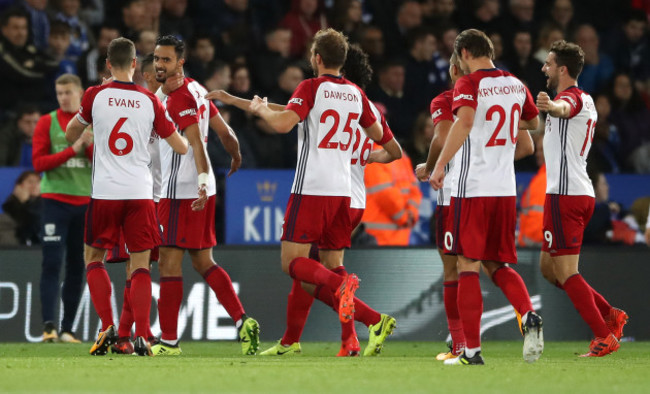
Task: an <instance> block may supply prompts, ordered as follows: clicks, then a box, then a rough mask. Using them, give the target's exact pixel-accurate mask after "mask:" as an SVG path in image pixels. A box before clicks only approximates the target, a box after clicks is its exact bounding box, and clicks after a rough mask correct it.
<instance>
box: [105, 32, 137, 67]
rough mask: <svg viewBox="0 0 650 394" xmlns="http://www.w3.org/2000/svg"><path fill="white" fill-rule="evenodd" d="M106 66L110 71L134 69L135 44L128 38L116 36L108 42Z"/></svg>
mask: <svg viewBox="0 0 650 394" xmlns="http://www.w3.org/2000/svg"><path fill="white" fill-rule="evenodd" d="M106 66H107V67H108V69H109V70H111V72H112V71H113V70H118V71H130V72H131V73H133V71H135V45H134V44H133V41H131V40H129V39H128V38H124V37H118V38H116V39H114V40H113V41H111V43H110V44H108V55H107V57H106Z"/></svg>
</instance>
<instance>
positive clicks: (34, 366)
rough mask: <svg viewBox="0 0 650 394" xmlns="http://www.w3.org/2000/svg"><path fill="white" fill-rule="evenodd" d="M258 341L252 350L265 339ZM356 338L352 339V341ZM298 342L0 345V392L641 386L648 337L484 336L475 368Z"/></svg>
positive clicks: (410, 345)
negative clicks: (135, 350) (115, 347)
mask: <svg viewBox="0 0 650 394" xmlns="http://www.w3.org/2000/svg"><path fill="white" fill-rule="evenodd" d="M271 345H272V344H271V343H268V342H267V343H263V344H262V346H261V349H266V348H267V347H268V346H271ZM363 345H365V344H362V346H363ZM338 346H339V344H338V343H333V342H328V343H315V342H304V343H303V344H302V350H303V355H302V356H296V357H291V358H283V357H272V358H263V357H259V356H241V355H240V353H239V352H240V347H239V344H237V343H234V342H198V343H197V342H184V343H182V348H183V355H182V356H180V357H168V358H165V357H158V358H145V357H136V356H121V355H110V354H109V355H107V356H104V357H92V356H89V355H88V349H89V348H90V344H89V343H85V344H82V345H64V344H0V392H3V393H4V392H16V391H22V392H66V393H67V392H121V393H127V392H130V393H132V392H169V393H179V392H190V393H196V392H211V393H227V392H240V393H252V392H255V393H270V392H276V393H291V392H296V393H321V392H322V393H326V392H329V393H337V394H338V393H343V392H355V393H373V394H375V393H433V392H435V393H455V392H458V393H461V392H462V393H477V394H478V393H505V392H511V393H526V394H529V393H551V394H558V393H569V392H570V393H647V392H649V390H650V388H649V387H648V386H649V385H650V378H649V372H648V371H650V343H648V342H631V343H623V345H622V346H621V349H620V350H619V351H618V352H617V353H614V354H613V355H610V356H607V357H604V358H588V359H584V358H578V357H577V354H579V353H584V352H586V351H587V346H588V343H587V342H550V343H546V349H545V351H544V355H543V356H542V358H541V359H540V360H539V361H538V362H537V363H535V364H526V363H525V362H524V361H523V359H522V356H521V342H485V343H484V344H483V355H484V358H485V363H486V365H485V366H482V367H481V366H445V365H443V364H442V362H439V361H435V359H434V357H435V355H436V354H437V353H438V352H439V351H442V350H444V349H445V346H444V344H443V343H438V342H436V343H431V342H399V341H390V340H389V341H387V343H386V346H385V348H384V352H383V354H382V355H381V356H379V357H374V358H363V357H361V358H354V359H349V358H346V359H342V358H336V357H334V356H333V355H335V354H336V353H337V351H338Z"/></svg>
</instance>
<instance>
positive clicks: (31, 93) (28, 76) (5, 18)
mask: <svg viewBox="0 0 650 394" xmlns="http://www.w3.org/2000/svg"><path fill="white" fill-rule="evenodd" d="M0 26H1V30H2V37H0V75H2V76H3V78H4V81H3V86H2V87H3V91H2V95H0V111H2V110H5V111H7V110H11V109H13V108H14V107H15V105H16V104H17V103H20V102H30V103H38V104H40V103H41V100H42V99H43V84H44V82H45V75H46V74H47V73H48V72H50V71H51V70H53V69H54V68H55V64H53V62H50V61H48V60H47V59H46V58H45V56H44V55H43V54H42V53H41V52H39V51H38V49H36V48H35V47H34V46H33V45H31V44H30V43H29V41H28V34H29V32H28V26H29V19H28V15H27V13H26V12H25V11H24V10H22V9H20V8H11V9H9V10H7V11H5V13H4V14H3V15H2V18H1V20H0Z"/></svg>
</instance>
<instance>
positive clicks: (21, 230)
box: [2, 171, 41, 245]
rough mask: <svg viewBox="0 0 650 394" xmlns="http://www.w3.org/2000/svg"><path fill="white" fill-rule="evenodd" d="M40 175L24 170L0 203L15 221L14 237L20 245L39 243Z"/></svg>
mask: <svg viewBox="0 0 650 394" xmlns="http://www.w3.org/2000/svg"><path fill="white" fill-rule="evenodd" d="M40 180H41V177H40V176H39V175H38V173H36V172H34V171H25V172H23V173H22V174H20V176H19V177H18V179H16V183H15V186H14V191H13V192H12V193H11V195H9V197H7V199H6V200H5V202H4V203H3V204H2V210H3V211H4V212H6V213H7V214H8V215H9V216H10V217H11V218H12V219H13V221H14V222H15V223H16V238H17V239H18V241H19V242H20V244H22V245H35V244H39V243H40V235H39V231H40V224H41V187H40Z"/></svg>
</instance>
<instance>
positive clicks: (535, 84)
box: [505, 30, 546, 97]
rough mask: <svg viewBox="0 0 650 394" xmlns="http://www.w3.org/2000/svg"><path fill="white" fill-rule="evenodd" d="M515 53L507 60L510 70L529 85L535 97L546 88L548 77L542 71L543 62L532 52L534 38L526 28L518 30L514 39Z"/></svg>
mask: <svg viewBox="0 0 650 394" xmlns="http://www.w3.org/2000/svg"><path fill="white" fill-rule="evenodd" d="M512 46H513V49H514V51H513V53H512V55H511V56H510V57H509V58H508V60H507V61H506V62H505V63H506V66H507V67H508V70H509V71H510V72H511V73H513V74H514V75H516V76H517V78H519V79H521V81H522V82H524V83H525V84H526V86H528V89H530V93H531V94H532V95H533V97H537V94H538V93H539V92H540V91H542V90H544V89H545V88H546V78H545V77H544V73H542V72H541V69H542V66H543V63H540V62H539V61H537V60H536V59H535V58H534V57H533V54H532V51H533V39H532V36H531V35H530V33H529V32H528V31H526V30H520V31H517V32H516V33H515V35H514V37H513V41H512Z"/></svg>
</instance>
